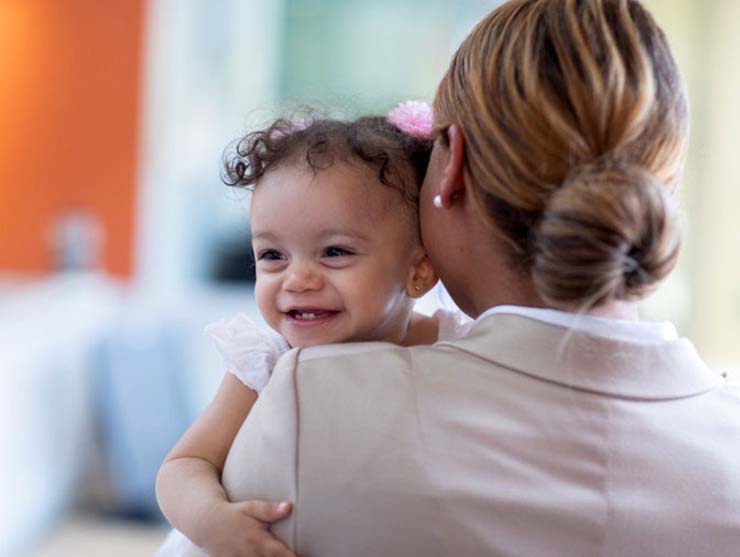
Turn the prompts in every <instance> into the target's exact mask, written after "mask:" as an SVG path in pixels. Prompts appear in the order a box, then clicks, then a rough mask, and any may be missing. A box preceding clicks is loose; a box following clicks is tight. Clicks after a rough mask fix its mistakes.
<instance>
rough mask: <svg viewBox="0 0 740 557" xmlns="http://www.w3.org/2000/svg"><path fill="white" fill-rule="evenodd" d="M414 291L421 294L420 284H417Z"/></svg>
mask: <svg viewBox="0 0 740 557" xmlns="http://www.w3.org/2000/svg"><path fill="white" fill-rule="evenodd" d="M414 290H416V291H417V292H421V286H419V285H418V284H415V285H414Z"/></svg>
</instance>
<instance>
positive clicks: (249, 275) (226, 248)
mask: <svg viewBox="0 0 740 557" xmlns="http://www.w3.org/2000/svg"><path fill="white" fill-rule="evenodd" d="M254 263H255V262H254V253H253V252H252V240H251V238H246V239H245V238H244V237H243V236H240V237H239V238H235V239H234V240H230V241H227V242H224V243H222V244H221V245H220V246H219V248H218V249H217V252H216V255H215V257H214V263H213V271H212V278H213V280H214V281H216V282H230V283H236V282H238V283H243V282H254V279H255V276H254Z"/></svg>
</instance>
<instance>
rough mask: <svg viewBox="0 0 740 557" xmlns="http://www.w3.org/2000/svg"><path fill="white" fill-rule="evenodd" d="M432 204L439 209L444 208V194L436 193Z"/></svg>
mask: <svg viewBox="0 0 740 557" xmlns="http://www.w3.org/2000/svg"><path fill="white" fill-rule="evenodd" d="M432 204H433V205H434V206H435V207H436V208H437V209H442V196H441V195H435V196H434V199H432Z"/></svg>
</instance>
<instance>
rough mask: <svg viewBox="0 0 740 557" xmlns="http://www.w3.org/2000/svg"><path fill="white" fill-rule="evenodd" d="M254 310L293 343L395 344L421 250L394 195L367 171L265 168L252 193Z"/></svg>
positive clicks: (405, 317)
mask: <svg viewBox="0 0 740 557" xmlns="http://www.w3.org/2000/svg"><path fill="white" fill-rule="evenodd" d="M251 226H252V247H253V249H254V254H255V260H256V262H257V269H256V271H257V273H256V274H257V282H256V286H255V295H256V298H257V303H258V305H259V308H260V312H261V313H262V315H263V317H264V318H265V320H266V321H267V323H268V324H269V325H270V327H272V328H273V329H274V330H276V331H277V332H279V333H280V334H282V335H283V336H284V337H285V338H286V339H287V341H288V342H289V343H290V344H291V346H296V347H307V346H314V345H318V344H330V343H335V342H352V341H372V340H381V341H390V342H400V341H401V340H403V337H404V335H405V332H406V327H407V323H408V319H409V317H410V314H411V309H412V306H413V302H412V299H411V298H410V297H409V295H408V294H407V287H412V285H411V284H409V281H410V280H411V278H410V277H411V273H412V268H413V265H414V263H415V261H416V260H418V258H420V257H421V255H422V253H423V252H422V249H421V246H420V244H419V240H418V232H417V230H416V223H415V222H414V219H413V218H411V216H410V215H409V214H408V208H407V207H406V206H405V205H404V202H403V201H402V199H401V197H400V195H399V194H398V193H397V192H396V191H394V190H392V189H390V188H388V187H386V186H384V185H382V184H380V183H379V182H378V177H377V173H375V171H374V170H372V169H371V168H369V167H366V166H364V165H359V164H358V165H352V164H347V163H336V164H334V165H332V166H331V167H329V168H327V169H325V170H320V171H318V172H317V173H316V174H314V173H313V172H312V171H311V170H310V169H308V168H307V167H305V166H303V165H302V164H300V163H297V164H286V165H285V166H281V167H278V168H276V169H274V170H271V171H269V172H268V173H267V174H266V175H265V176H264V177H263V178H262V179H261V180H260V182H259V184H258V185H257V187H256V188H255V190H254V194H253V197H252V207H251Z"/></svg>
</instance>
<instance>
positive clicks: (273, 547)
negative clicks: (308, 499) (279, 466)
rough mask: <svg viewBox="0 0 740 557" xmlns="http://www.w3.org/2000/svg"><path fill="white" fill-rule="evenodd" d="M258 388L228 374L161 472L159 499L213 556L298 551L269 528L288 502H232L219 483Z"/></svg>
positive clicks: (289, 556) (282, 555)
mask: <svg viewBox="0 0 740 557" xmlns="http://www.w3.org/2000/svg"><path fill="white" fill-rule="evenodd" d="M256 400H257V393H256V392H255V391H253V390H251V389H249V388H247V387H245V386H244V384H243V383H242V382H241V381H240V380H239V379H237V378H236V377H235V376H234V375H233V374H231V373H226V374H224V379H223V381H222V383H221V386H220V387H219V389H218V392H217V393H216V396H215V398H214V399H213V401H212V402H211V403H210V405H209V406H208V408H206V410H205V412H203V414H201V415H200V416H199V417H198V419H197V420H196V421H195V422H194V423H193V425H192V426H190V428H189V429H188V430H187V431H186V432H185V434H184V435H183V436H182V438H181V439H180V440H179V441H178V443H177V445H175V448H174V449H172V451H171V452H170V453H169V454H168V455H167V458H166V459H165V461H164V463H163V464H162V467H161V468H160V470H159V474H158V475H157V501H158V502H159V506H160V508H161V509H162V512H163V513H164V515H165V516H166V517H167V520H169V521H170V523H171V524H172V525H173V526H174V527H175V528H177V529H178V530H180V531H181V532H182V533H183V534H185V535H186V536H187V537H188V538H189V539H190V540H191V541H193V543H195V544H196V545H198V546H200V547H202V548H204V549H205V550H206V552H207V553H208V554H209V555H210V556H211V557H217V556H218V555H232V556H241V555H244V556H251V555H274V556H279V557H295V554H294V553H293V552H291V551H290V550H289V549H288V548H287V547H285V546H284V545H283V544H282V543H280V542H279V541H278V540H276V539H275V538H274V537H273V536H272V535H271V534H270V533H269V532H268V531H267V524H266V523H268V522H274V521H275V520H279V519H281V518H284V517H285V516H286V515H287V514H288V513H289V512H290V503H287V502H282V503H277V502H265V501H244V502H238V503H232V502H230V501H229V500H228V497H227V495H226V492H225V491H224V489H223V487H222V486H221V483H220V478H221V472H222V470H223V466H224V462H225V461H226V456H227V454H228V452H229V448H230V447H231V444H232V442H233V440H234V438H235V437H236V434H237V433H238V431H239V429H240V428H241V425H242V423H243V422H244V420H245V418H246V417H247V414H248V413H249V411H250V410H251V408H252V406H253V405H254V403H255V401H256Z"/></svg>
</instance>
